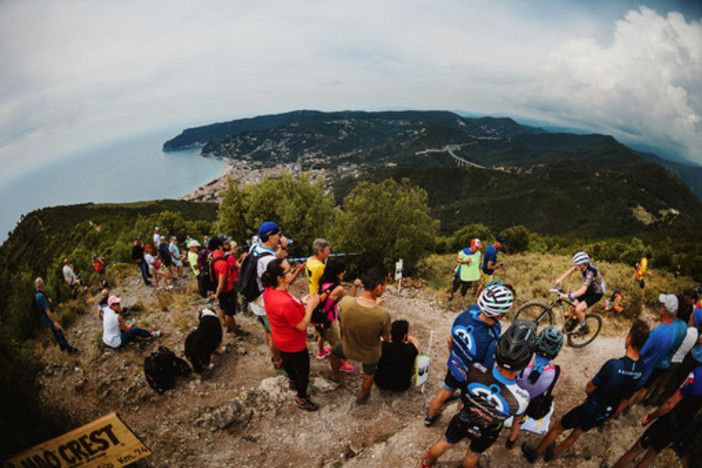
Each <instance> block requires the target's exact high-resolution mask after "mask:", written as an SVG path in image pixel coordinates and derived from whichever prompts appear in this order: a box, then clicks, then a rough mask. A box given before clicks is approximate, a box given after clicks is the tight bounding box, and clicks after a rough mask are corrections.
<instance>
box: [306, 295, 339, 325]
mask: <svg viewBox="0 0 702 468" xmlns="http://www.w3.org/2000/svg"><path fill="white" fill-rule="evenodd" d="M337 286H339V285H338V284H332V285H331V286H328V287H327V288H326V289H324V290H323V291H320V293H319V304H318V305H317V307H315V308H314V310H313V311H312V318H311V319H310V322H311V323H312V325H314V326H315V327H317V328H323V329H325V330H326V329H327V328H329V327H331V324H332V322H331V320H329V311H330V310H332V309H333V308H334V306H335V305H336V304H337V303H338V302H339V299H336V300H334V302H332V305H331V307H328V308H326V309H325V308H324V303H325V302H326V300H327V298H328V297H329V295H330V294H331V293H332V291H333V290H334V289H335V288H336V287H337Z"/></svg>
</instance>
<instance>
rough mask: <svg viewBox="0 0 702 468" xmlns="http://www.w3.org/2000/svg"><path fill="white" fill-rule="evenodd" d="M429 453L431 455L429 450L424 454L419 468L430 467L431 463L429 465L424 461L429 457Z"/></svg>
mask: <svg viewBox="0 0 702 468" xmlns="http://www.w3.org/2000/svg"><path fill="white" fill-rule="evenodd" d="M427 455H429V452H428V451H427V453H425V454H424V456H423V457H422V461H421V463H420V464H419V468H429V467H431V465H430V464H429V465H428V464H426V463H424V460H426V459H427Z"/></svg>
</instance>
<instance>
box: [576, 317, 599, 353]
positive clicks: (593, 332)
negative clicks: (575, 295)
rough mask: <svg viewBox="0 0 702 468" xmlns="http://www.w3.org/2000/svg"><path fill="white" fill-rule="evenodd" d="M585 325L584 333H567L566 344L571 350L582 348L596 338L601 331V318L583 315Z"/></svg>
mask: <svg viewBox="0 0 702 468" xmlns="http://www.w3.org/2000/svg"><path fill="white" fill-rule="evenodd" d="M585 324H586V325H587V329H586V330H585V333H582V332H578V331H573V332H570V333H568V344H569V345H570V346H571V347H572V348H582V347H584V346H587V345H589V344H590V343H592V341H593V340H594V339H595V338H597V335H599V334H600V331H601V330H602V317H600V315H599V314H585ZM578 329H579V328H576V330H578Z"/></svg>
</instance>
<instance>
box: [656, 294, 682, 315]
mask: <svg viewBox="0 0 702 468" xmlns="http://www.w3.org/2000/svg"><path fill="white" fill-rule="evenodd" d="M658 303H659V304H660V305H662V306H663V307H665V310H667V311H668V313H669V314H671V315H675V314H676V313H677V312H678V298H677V297H675V295H674V294H661V295H660V296H658Z"/></svg>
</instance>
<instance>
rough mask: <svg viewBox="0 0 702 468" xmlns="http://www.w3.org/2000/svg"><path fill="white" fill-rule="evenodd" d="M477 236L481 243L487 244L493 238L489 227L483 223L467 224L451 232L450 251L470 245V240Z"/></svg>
mask: <svg viewBox="0 0 702 468" xmlns="http://www.w3.org/2000/svg"><path fill="white" fill-rule="evenodd" d="M475 238H478V239H480V241H481V242H482V244H483V245H488V244H490V243H491V242H492V241H493V240H494V236H493V235H492V232H490V228H489V227H487V226H485V225H484V224H480V223H477V224H469V225H467V226H463V227H462V228H461V229H459V230H457V231H456V232H454V233H453V242H452V243H451V251H452V252H454V251H455V252H458V251H459V250H463V249H465V248H466V247H470V241H471V240H473V239H475Z"/></svg>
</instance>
